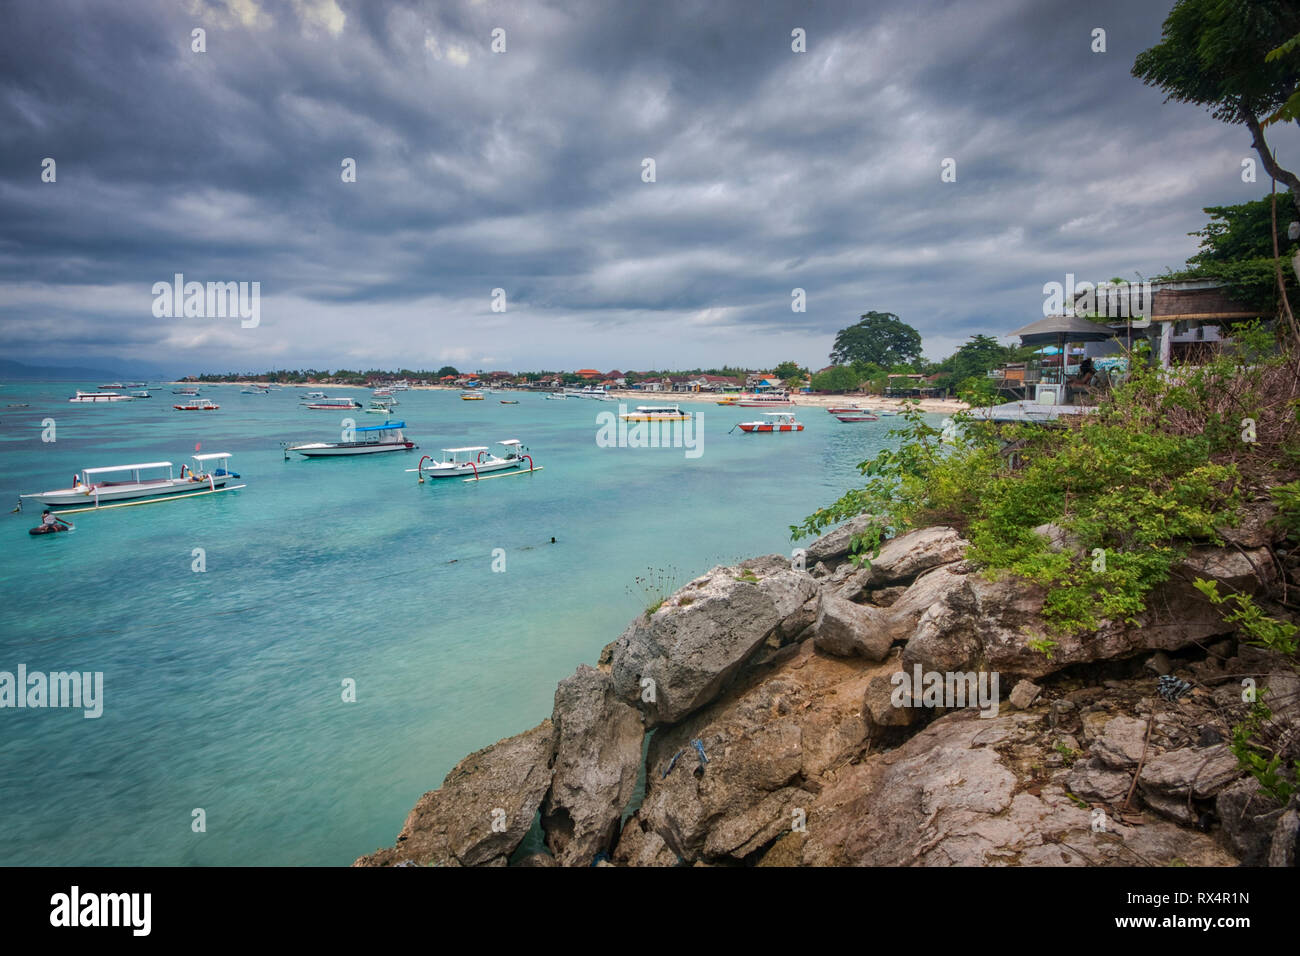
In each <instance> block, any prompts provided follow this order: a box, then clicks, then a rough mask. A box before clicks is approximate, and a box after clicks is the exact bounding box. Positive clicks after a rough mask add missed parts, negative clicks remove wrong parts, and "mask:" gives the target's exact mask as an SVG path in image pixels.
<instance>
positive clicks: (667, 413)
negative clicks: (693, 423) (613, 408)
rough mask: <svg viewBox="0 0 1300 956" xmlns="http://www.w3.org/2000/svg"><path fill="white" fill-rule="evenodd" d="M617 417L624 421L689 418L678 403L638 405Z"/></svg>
mask: <svg viewBox="0 0 1300 956" xmlns="http://www.w3.org/2000/svg"><path fill="white" fill-rule="evenodd" d="M602 414H604V413H603V412H602ZM618 417H619V418H621V419H623V421H625V422H685V421H690V418H691V416H690V415H689V414H687V413H686V412H684V411H682V408H681V406H680V405H638V406H637V407H636V411H633V412H625V413H624V414H622V415H619V416H618Z"/></svg>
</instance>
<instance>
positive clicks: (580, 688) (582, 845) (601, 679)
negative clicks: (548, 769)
mask: <svg viewBox="0 0 1300 956" xmlns="http://www.w3.org/2000/svg"><path fill="white" fill-rule="evenodd" d="M551 723H552V724H554V726H555V728H556V731H557V732H558V734H559V741H558V744H557V746H556V751H555V773H554V777H553V779H552V781H551V789H550V792H549V793H548V794H547V797H546V801H545V803H544V804H543V806H542V830H543V831H544V832H545V833H546V845H547V847H548V848H549V849H550V851H551V853H552V854H553V855H554V857H555V859H556V861H557V862H558V863H559V864H560V865H561V866H587V865H589V864H590V863H591V861H592V860H593V859H595V857H596V855H597V854H598V853H601V852H602V851H606V850H608V849H609V848H610V846H611V845H612V844H613V841H614V835H615V833H616V832H617V829H618V823H619V820H620V818H621V817H622V814H623V810H624V809H625V808H626V807H627V805H628V802H629V801H630V800H631V799H632V794H633V792H634V791H635V790H636V781H637V775H638V773H639V771H640V767H641V744H642V741H643V739H644V737H645V731H644V729H643V728H642V726H641V715H640V713H638V712H637V710H636V709H635V708H634V707H631V706H630V705H628V704H625V703H623V702H622V701H621V700H619V699H618V698H617V697H616V696H615V695H614V685H613V681H612V680H611V679H610V678H609V676H608V675H606V674H604V673H602V672H600V671H598V670H594V669H592V668H590V667H587V666H585V665H584V666H582V667H579V668H578V672H577V673H576V674H574V675H573V676H572V677H567V678H565V679H564V680H562V681H560V684H559V686H558V687H557V688H556V689H555V710H554V712H553V713H552V715H551Z"/></svg>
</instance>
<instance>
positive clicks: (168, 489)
mask: <svg viewBox="0 0 1300 956" xmlns="http://www.w3.org/2000/svg"><path fill="white" fill-rule="evenodd" d="M229 459H230V453H229V452H224V451H223V452H214V453H212V454H207V455H194V456H192V459H191V460H192V461H193V462H194V467H193V468H190V467H189V466H187V465H182V466H181V474H180V477H179V478H177V477H175V476H174V474H173V472H172V463H171V462H170V461H150V462H144V463H143V464H138V465H110V466H108V467H106V468H84V469H82V470H81V471H80V472H78V473H77V474H76V476H74V478H73V484H72V487H71V488H60V489H58V490H56V491H42V492H40V493H39V494H34V495H21V496H20V501H21V499H22V498H35V499H36V500H37V501H39V502H40V503H41V504H43V505H48V506H50V507H65V508H66V507H72V506H75V505H86V506H90V507H96V508H97V507H99V506H100V504H101V503H102V502H106V501H126V500H129V499H132V498H155V497H160V496H163V495H177V494H184V493H186V492H195V491H203V490H205V489H206V490H208V491H216V490H217V489H218V488H224V487H225V486H226V484H227V483H228V482H229V481H230V479H232V478H238V477H239V475H237V474H235V473H234V472H232V471H230V470H229V468H228V465H229ZM164 468H165V469H166V470H167V473H166V475H163V474H161V472H162V470H163V469H164ZM209 469H211V470H209ZM149 472H158V474H156V475H153V476H150V475H149V474H148V473H149ZM113 476H122V477H118V478H114V477H113ZM239 487H241V488H242V487H243V486H242V485H240V486H239Z"/></svg>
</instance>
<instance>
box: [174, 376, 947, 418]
mask: <svg viewBox="0 0 1300 956" xmlns="http://www.w3.org/2000/svg"><path fill="white" fill-rule="evenodd" d="M167 384H168V385H169V386H171V385H196V386H198V387H200V388H202V387H203V386H205V385H206V386H218V385H220V386H235V385H237V386H239V387H241V388H245V387H247V386H250V385H265V384H266V383H265V382H242V381H241V382H168V383H167ZM275 384H276V387H277V388H310V389H312V390H314V391H329V390H337V389H343V388H351V389H359V390H361V391H370V390H371V388H370V386H369V385H328V384H322V383H320V382H292V383H289V382H285V383H278V382H277V383H275ZM410 388H411V390H412V391H422V392H432V391H447V392H459V391H463V389H460V388H457V387H456V386H454V385H412V386H410ZM502 391H514V389H502ZM609 394H610V396H611V397H612V398H614V399H616V400H618V401H620V402H627V403H628V404H633V403H635V404H637V405H663V404H677V403H687V402H701V403H704V404H708V405H716V404H718V402H719V401H720V400H721V396H719V395H715V394H713V393H711V392H638V391H635V390H633V389H627V388H622V389H611V390H610V393H609ZM579 401H580V399H579ZM791 402H792V406H780V407H778V408H775V409H773V411H782V410H783V409H785V408H787V407H794V408H829V407H830V406H832V405H858V406H860V407H862V408H872V409H885V410H892V411H901V410H902V409H903V408H905V407H907V406H908V405H909V404H912V405H919V406H920V408H921V411H923V412H934V413H943V414H951V413H953V412H964V411H966V410H967V409H968V408H970V406H969V405H967V404H966V403H965V402H962V401H958V400H957V399H955V398H920V399H915V398H914V399H902V398H885V397H883V396H881V395H860V394H853V393H850V394H830V395H804V394H800V395H795V396H793V397H792V398H791ZM750 408H751V409H752V408H753V406H750Z"/></svg>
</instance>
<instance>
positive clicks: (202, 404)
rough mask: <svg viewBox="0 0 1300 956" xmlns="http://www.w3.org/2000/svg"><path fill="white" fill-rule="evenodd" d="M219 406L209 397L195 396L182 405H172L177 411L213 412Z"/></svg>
mask: <svg viewBox="0 0 1300 956" xmlns="http://www.w3.org/2000/svg"><path fill="white" fill-rule="evenodd" d="M220 407H221V406H220V405H218V404H217V403H216V402H214V401H212V399H210V398H196V399H193V400H191V401H188V402H186V403H185V404H184V405H173V406H172V408H174V409H176V411H178V412H215V411H216V410H217V409H218V408H220Z"/></svg>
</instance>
